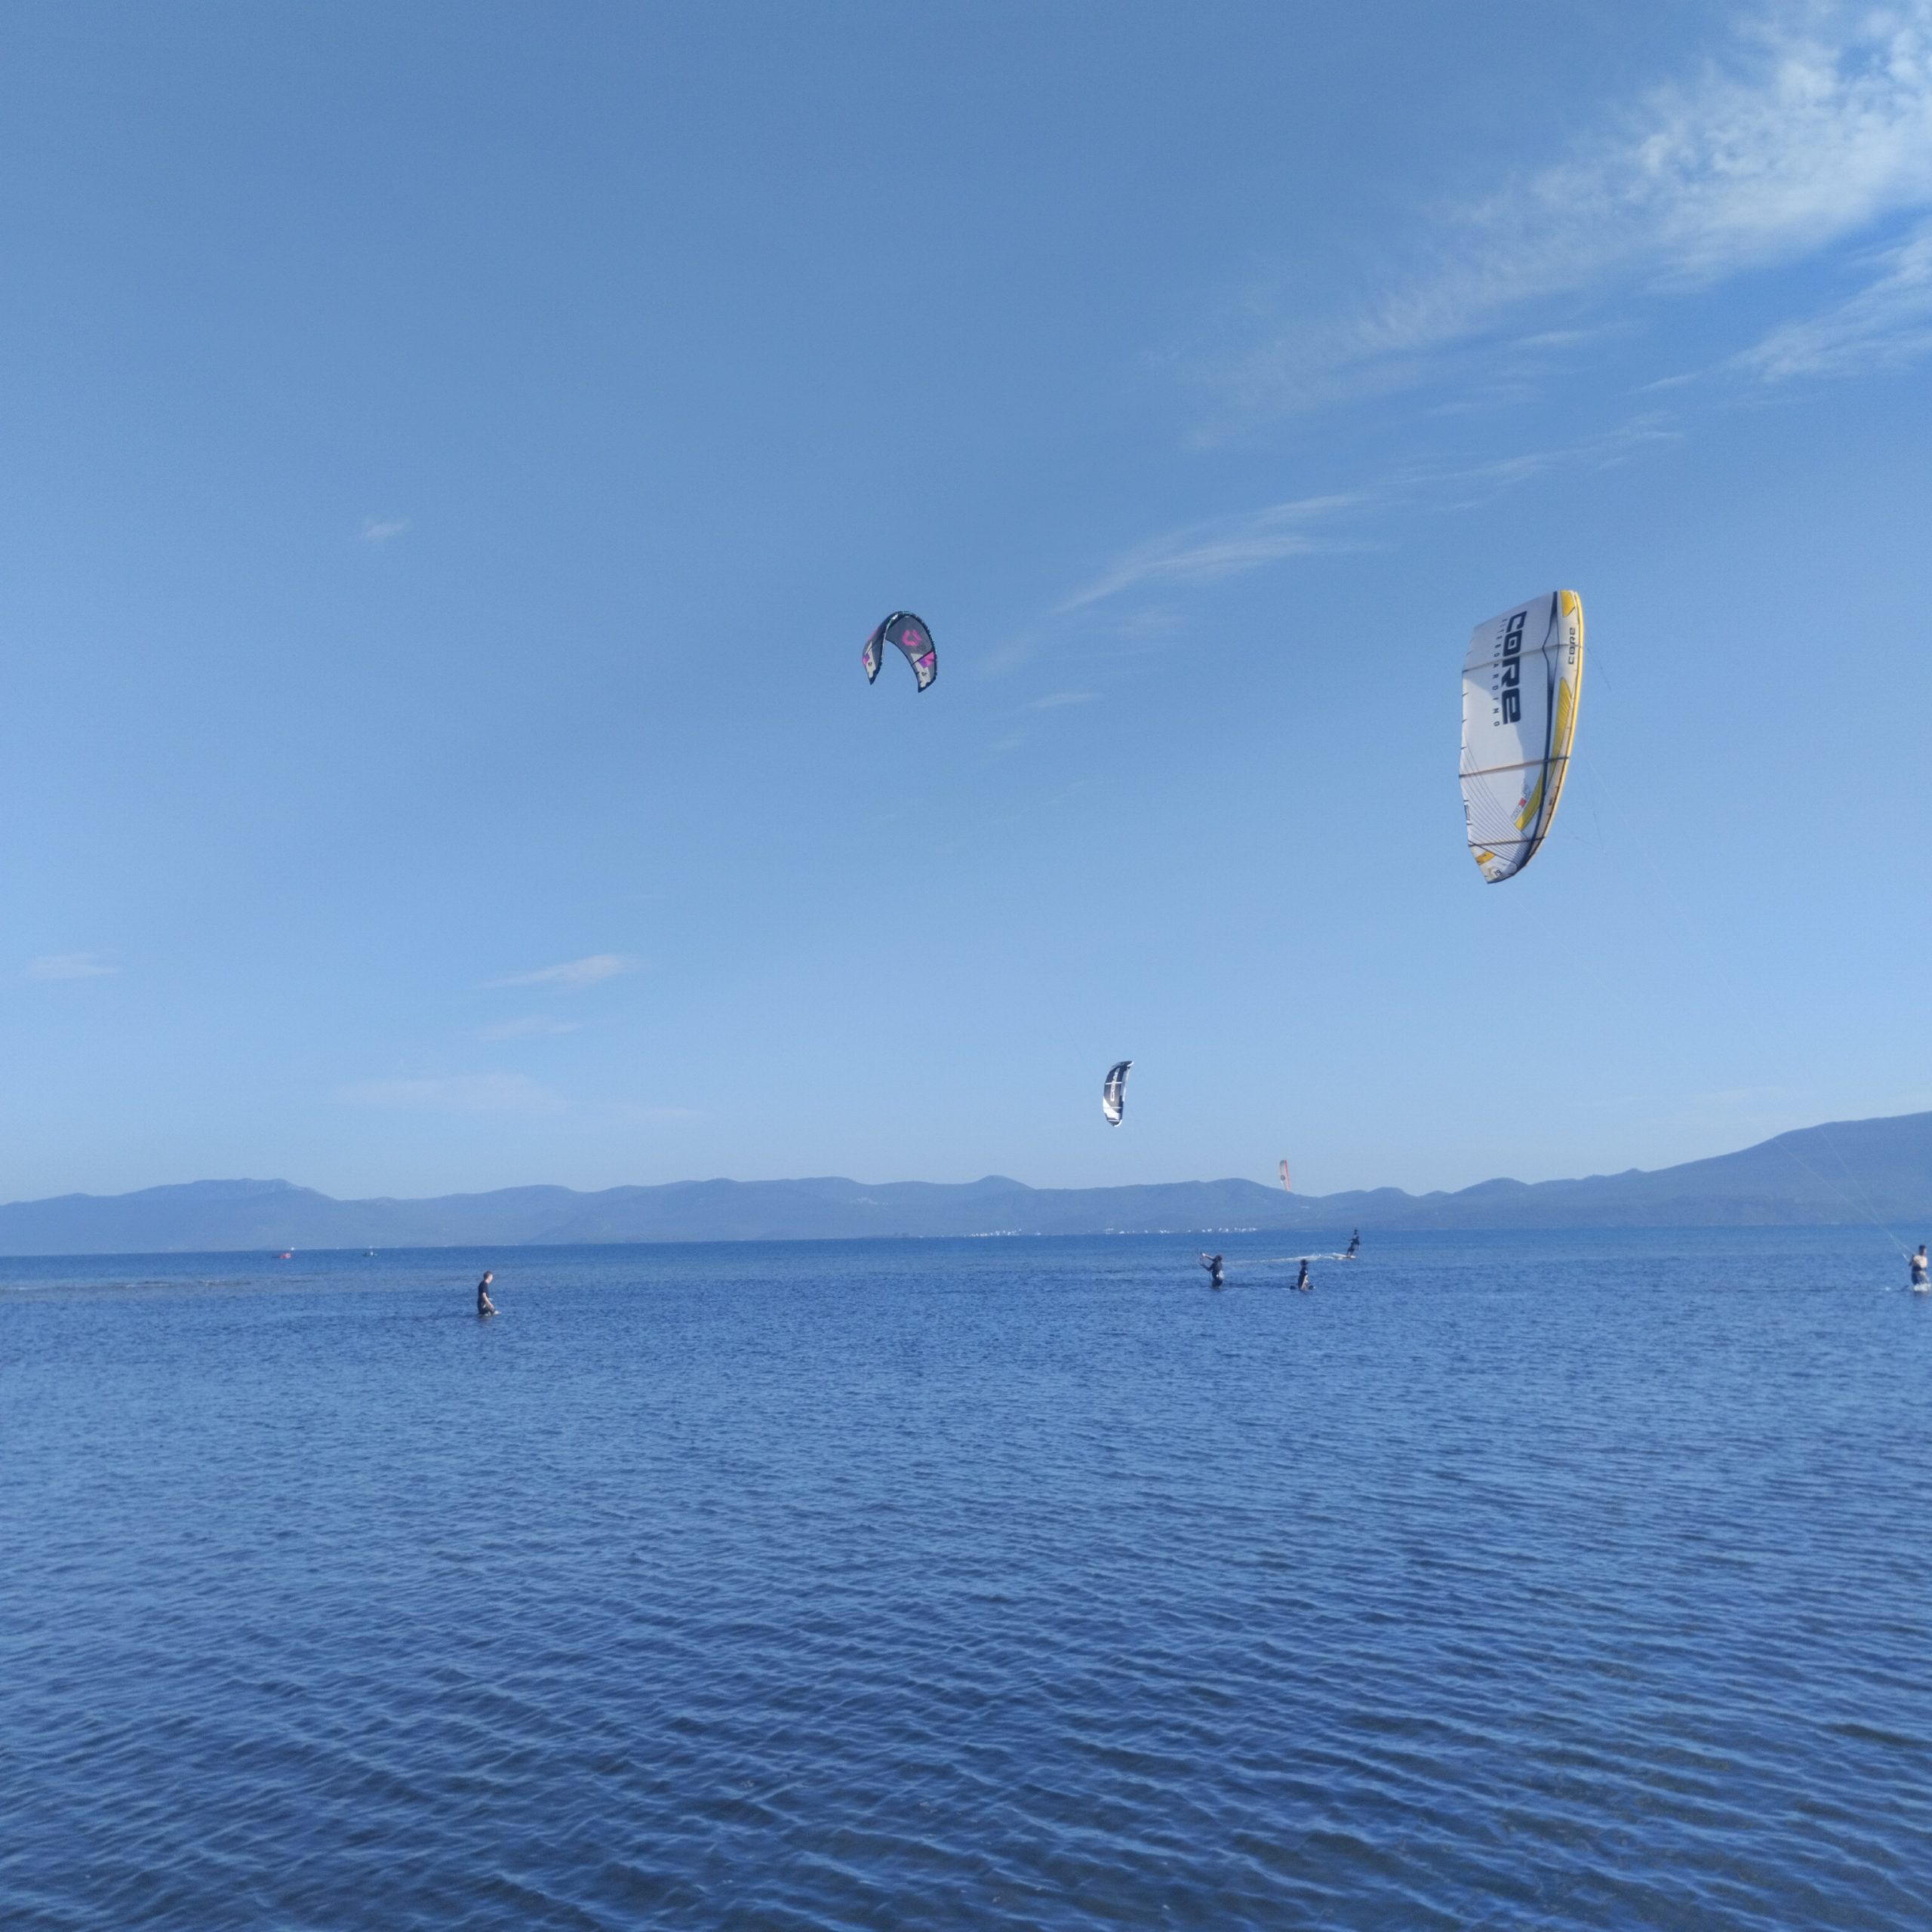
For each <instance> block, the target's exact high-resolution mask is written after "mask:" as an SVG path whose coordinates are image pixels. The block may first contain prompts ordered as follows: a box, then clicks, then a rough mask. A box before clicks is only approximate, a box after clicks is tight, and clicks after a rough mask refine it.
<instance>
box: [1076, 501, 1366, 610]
mask: <svg viewBox="0 0 1932 1932" xmlns="http://www.w3.org/2000/svg"><path fill="white" fill-rule="evenodd" d="M1361 501H1362V498H1361V497H1360V496H1359V495H1346V496H1334V497H1302V498H1301V499H1300V500H1297V501H1296V502H1294V503H1271V504H1269V506H1268V507H1267V508H1266V509H1260V510H1248V511H1244V512H1241V514H1239V515H1235V516H1230V517H1220V518H1213V519H1211V520H1210V521H1206V522H1203V523H1194V524H1189V525H1186V526H1185V527H1184V528H1182V529H1180V530H1175V531H1169V532H1168V534H1167V535H1166V536H1164V537H1155V538H1154V539H1152V541H1150V542H1149V543H1143V544H1140V545H1139V546H1137V547H1136V548H1135V549H1131V550H1129V551H1128V552H1125V553H1124V555H1121V557H1119V558H1117V559H1116V560H1115V561H1114V562H1113V563H1112V565H1109V568H1107V569H1106V571H1103V572H1102V573H1101V574H1100V576H1099V577H1097V578H1095V579H1094V581H1093V582H1092V583H1090V584H1088V585H1087V586H1085V587H1084V589H1080V590H1078V591H1076V592H1075V593H1074V594H1073V595H1072V596H1071V597H1069V598H1067V599H1066V601H1065V602H1064V603H1063V604H1062V605H1060V611H1061V612H1062V614H1065V613H1066V612H1069V611H1078V610H1081V609H1082V608H1084V607H1085V606H1086V605H1090V604H1098V603H1100V601H1102V600H1103V599H1104V598H1109V597H1115V596H1118V595H1119V594H1120V592H1122V591H1123V590H1131V589H1137V588H1138V587H1140V586H1142V585H1144V584H1150V583H1214V582H1215V581H1216V580H1217V579H1219V578H1221V577H1233V576H1236V575H1238V574H1240V573H1241V572H1242V571H1251V570H1254V569H1257V568H1259V567H1260V565H1263V564H1272V563H1276V562H1278V561H1280V560H1281V558H1284V557H1297V556H1306V555H1309V554H1310V553H1311V552H1316V551H1332V550H1340V549H1350V548H1352V547H1354V546H1352V545H1351V544H1349V543H1348V542H1347V541H1346V540H1345V539H1343V538H1342V537H1338V536H1337V535H1336V534H1334V533H1333V532H1332V531H1329V530H1327V529H1324V528H1322V527H1321V526H1322V525H1324V524H1325V523H1327V522H1328V521H1331V519H1333V518H1334V517H1335V516H1336V515H1337V514H1339V513H1340V512H1342V511H1343V510H1346V509H1354V508H1355V507H1356V506H1358V505H1359V504H1360V503H1361Z"/></svg>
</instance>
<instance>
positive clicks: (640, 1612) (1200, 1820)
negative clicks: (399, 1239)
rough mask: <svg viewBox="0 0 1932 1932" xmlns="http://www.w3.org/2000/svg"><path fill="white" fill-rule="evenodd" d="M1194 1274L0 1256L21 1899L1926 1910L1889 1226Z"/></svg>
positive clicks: (4, 1911) (311, 1912)
mask: <svg viewBox="0 0 1932 1932" xmlns="http://www.w3.org/2000/svg"><path fill="white" fill-rule="evenodd" d="M1342 1232H1344V1233H1345V1232H1346V1231H1345V1230H1344V1231H1342ZM1912 1238H1913V1240H1914V1241H1916V1240H1917V1238H1918V1233H1917V1232H1916V1231H1914V1232H1912ZM1338 1244H1339V1243H1338V1241H1337V1239H1336V1238H1335V1237H1334V1236H1332V1235H1331V1236H1324V1237H1323V1238H1322V1239H1321V1241H1320V1242H1318V1243H1316V1244H1315V1245H1318V1246H1322V1247H1333V1246H1335V1245H1338ZM1214 1245H1216V1246H1217V1247H1220V1249H1221V1250H1222V1251H1224V1252H1225V1253H1226V1254H1227V1255H1228V1257H1229V1275H1228V1280H1229V1285H1228V1287H1227V1289H1226V1291H1225V1292H1223V1293H1221V1294H1214V1293H1213V1292H1211V1291H1210V1290H1209V1289H1208V1287H1207V1281H1206V1277H1205V1275H1204V1274H1203V1273H1202V1272H1201V1270H1200V1269H1199V1268H1198V1266H1197V1265H1196V1258H1195V1257H1196V1251H1197V1250H1198V1247H1199V1246H1200V1241H1199V1240H1198V1238H1194V1237H1190V1236H1183V1235H1177V1236H1174V1237H1143V1238H1129V1239H1109V1240H1093V1241H1022V1240H994V1241H903V1242H886V1241H879V1242H873V1243H864V1244H821V1243H812V1244H807V1243H797V1244H758V1245H746V1246H742V1247H681V1248H669V1247H625V1248H601V1249H578V1250H555V1249H522V1250H517V1251H500V1252H496V1253H493V1254H488V1255H485V1254H472V1253H468V1252H437V1253H415V1254H399V1255H384V1256H380V1257H374V1258H370V1257H364V1256H361V1255H322V1256H315V1257H309V1256H302V1255H298V1256H297V1257H295V1258H294V1260H291V1261H287V1262H275V1261H271V1260H268V1259H267V1258H266V1257H261V1258H255V1257H235V1256H200V1257H167V1258H158V1259H144V1260H138V1261H126V1260H114V1261H98V1260H86V1261H64V1262H38V1261H36V1262H22V1261H0V1924H4V1925H5V1926H6V1927H8V1928H9V1932H26V1929H27V1928H41V1927H47V1928H54V1927H87V1928H90V1932H92V1928H100V1927H112V1928H119V1927H180V1928H182V1932H218V1928H223V1927H249V1928H257V1927H278V1928H279V1927H343V1928H349V1927H355V1928H362V1927H383V1928H385V1929H386V1932H394V1929H395V1928H404V1927H437V1928H447V1927H463V1928H472V1929H473V1932H481V1929H482V1928H494V1927H503V1928H512V1927H515V1928H518V1929H519V1932H529V1928H536V1927H559V1928H563V1927H571V1928H577V1927H582V1928H590V1927H628V1926H665V1927H670V1926H678V1927H692V1926H728V1927H799V1928H805V1927H940V1926H949V1927H951V1926H957V1927H968V1926H971V1927H1008V1926H1010V1927H1023V1926H1024V1927H1032V1926H1048V1927H1055V1926H1066V1927H1076V1926H1105V1927H1115V1926H1118V1927H1129V1926H1176V1927H1239V1926H1257V1927H1260V1926H1266V1927H1294V1926H1302V1925H1309V1926H1330V1927H1401V1928H1404V1932H1410V1928H1417V1927H1470V1926H1477V1925H1481V1926H1489V1927H1501V1926H1536V1927H1586V1926H1587V1927H1638V1926H1657V1927H1665V1926H1669V1927H1700V1928H1702V1927H1766V1928H1771V1927H1776V1928H1780V1932H1783V1928H1789V1927H1910V1928H1913V1932H1921V1929H1922V1928H1923V1927H1924V1926H1926V1925H1927V1924H1928V1923H1932V1441H1928V1437H1932V1301H1928V1300H1927V1299H1926V1298H1924V1297H1913V1296H1912V1295H1910V1294H1907V1293H1906V1292H1904V1291H1903V1284H1904V1277H1905V1268H1904V1265H1903V1261H1902V1260H1900V1259H1899V1258H1898V1257H1897V1254H1896V1253H1895V1252H1894V1251H1893V1250H1892V1249H1891V1248H1890V1247H1889V1246H1888V1245H1887V1244H1886V1243H1885V1242H1884V1241H1883V1240H1882V1239H1881V1238H1878V1237H1877V1236H1876V1235H1871V1234H1865V1233H1861V1232H1857V1231H1852V1232H1846V1231H1843V1230H1837V1231H1830V1232H1801V1233H1794V1232H1791V1231H1788V1230H1779V1231H1776V1232H1723V1233H1709V1232H1688V1233H1686V1232H1670V1233H1630V1234H1617V1235H1595V1234H1592V1235H1561V1234H1540V1235H1522V1236H1513V1237H1500V1236H1480V1237H1479V1236H1471V1235H1455V1236H1450V1235H1407V1236H1401V1237H1397V1236H1392V1235H1371V1238H1370V1239H1369V1241H1368V1242H1367V1247H1366V1251H1365V1253H1364V1257H1363V1258H1362V1259H1361V1260H1360V1261H1358V1262H1356V1263H1351V1264H1346V1265H1343V1264H1340V1263H1320V1262H1318V1263H1316V1264H1315V1282H1316V1287H1315V1293H1313V1294H1311V1295H1305V1296H1304V1295H1297V1294H1294V1293H1292V1292H1291V1291H1290V1290H1289V1289H1288V1288H1287V1286H1286V1285H1285V1284H1286V1283H1287V1281H1290V1280H1291V1279H1292V1278H1293V1275H1294V1257H1295V1256H1296V1255H1297V1254H1298V1252H1299V1251H1300V1247H1303V1246H1305V1245H1309V1244H1308V1243H1305V1242H1302V1243H1297V1242H1288V1241H1284V1240H1283V1238H1281V1237H1280V1236H1278V1235H1275V1236H1234V1235H1230V1236H1226V1237H1224V1238H1220V1239H1218V1240H1217V1241H1216V1242H1215V1243H1214ZM486 1263H487V1264H488V1265H491V1266H494V1268H495V1269H496V1271H497V1283H496V1287H495V1291H494V1292H495V1294H496V1297H497V1301H498V1303H500V1306H501V1308H502V1309H503V1313H502V1315H500V1318H497V1319H496V1320H494V1321H478V1319H477V1318H476V1317H475V1314H474V1312H473V1308H474V1292H475V1281H476V1278H477V1276H478V1273H479V1272H481V1268H482V1266H484V1265H485V1264H486Z"/></svg>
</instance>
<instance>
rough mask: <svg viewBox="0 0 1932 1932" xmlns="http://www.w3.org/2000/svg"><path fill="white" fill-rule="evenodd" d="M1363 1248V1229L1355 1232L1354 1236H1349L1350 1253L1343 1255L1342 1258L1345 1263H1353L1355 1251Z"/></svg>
mask: <svg viewBox="0 0 1932 1932" xmlns="http://www.w3.org/2000/svg"><path fill="white" fill-rule="evenodd" d="M1358 1247H1361V1229H1359V1228H1358V1229H1356V1230H1355V1232H1354V1233H1353V1234H1352V1235H1349V1251H1348V1253H1347V1254H1345V1255H1343V1257H1342V1259H1343V1260H1344V1261H1352V1260H1354V1259H1355V1251H1356V1249H1357V1248H1358Z"/></svg>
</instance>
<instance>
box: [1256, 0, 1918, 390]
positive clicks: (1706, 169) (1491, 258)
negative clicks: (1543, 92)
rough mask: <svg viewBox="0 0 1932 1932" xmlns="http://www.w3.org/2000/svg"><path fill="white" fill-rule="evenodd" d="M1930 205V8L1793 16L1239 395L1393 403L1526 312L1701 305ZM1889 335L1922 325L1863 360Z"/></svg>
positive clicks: (1652, 101)
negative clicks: (1752, 277)
mask: <svg viewBox="0 0 1932 1932" xmlns="http://www.w3.org/2000/svg"><path fill="white" fill-rule="evenodd" d="M1927 207H1932V0H1900V3H1899V4H1894V5H1888V6H1886V5H1881V6H1877V7H1874V6H1870V5H1855V4H1834V3H1833V0H1810V3H1809V4H1807V0H1787V4H1783V5H1774V6H1771V7H1770V8H1762V9H1760V10H1759V11H1758V12H1756V13H1755V14H1752V15H1751V16H1749V17H1747V19H1746V21H1745V22H1744V23H1743V25H1742V26H1741V28H1740V31H1739V32H1738V34H1737V38H1736V40H1735V42H1734V44H1733V45H1732V48H1731V49H1730V57H1729V59H1728V60H1727V61H1725V62H1721V63H1712V64H1711V65H1709V66H1707V67H1706V69H1704V70H1703V72H1700V73H1699V74H1698V75H1696V76H1694V78H1690V79H1687V80H1684V81H1681V82H1676V83H1673V84H1672V85H1666V86H1663V87H1660V88H1656V89H1654V90H1653V91H1651V93H1650V94H1647V96H1646V97H1644V99H1643V100H1641V101H1640V102H1639V103H1637V105H1636V106H1635V107H1634V108H1633V109H1632V110H1631V111H1630V112H1629V113H1628V114H1627V115H1625V116H1624V117H1623V118H1622V120H1621V122H1620V123H1619V125H1616V126H1614V127H1613V128H1609V129H1607V130H1605V131H1602V132H1601V133H1599V134H1598V135H1597V136H1595V137H1593V138H1590V139H1586V140H1584V141H1583V142H1581V143H1579V145H1578V146H1576V147H1575V148H1574V149H1572V151H1571V152H1570V154H1569V155H1567V156H1566V157H1565V158H1563V159H1561V161H1559V162H1556V163H1555V164H1554V165H1551V166H1549V167H1548V168H1544V169H1543V170H1541V171H1538V172H1536V173H1534V174H1528V175H1526V176H1524V177H1519V178H1518V179H1517V180H1515V181H1513V182H1512V183H1509V184H1508V185H1506V186H1503V187H1502V188H1500V189H1498V190H1497V192H1494V193H1493V194H1491V195H1489V196H1487V198H1484V199H1481V200H1479V201H1477V202H1472V203H1470V204H1467V205H1463V206H1460V207H1455V208H1447V209H1444V210H1442V211H1440V216H1439V219H1438V223H1437V224H1436V226H1437V232H1438V243H1437V245H1436V249H1435V260H1434V262H1433V263H1432V265H1430V266H1426V267H1423V268H1421V269H1419V270H1418V272H1417V273H1416V274H1414V275H1412V276H1411V278H1409V279H1408V280H1407V281H1406V282H1404V283H1403V284H1402V285H1400V286H1398V287H1397V288H1393V289H1391V290H1389V291H1387V292H1386V294H1384V295H1383V297H1381V298H1380V300H1378V301H1376V302H1374V303H1372V304H1371V305H1369V306H1366V307H1364V308H1362V309H1358V310H1357V311H1356V312H1354V313H1352V314H1350V315H1346V316H1343V317H1341V318H1337V319H1334V320H1331V321H1328V322H1327V323H1325V324H1318V325H1312V326H1306V327H1303V328H1296V329H1291V330H1289V331H1286V332H1284V334H1282V335H1281V336H1280V337H1278V338H1277V339H1276V340H1274V341H1273V342H1272V343H1269V344H1268V345H1266V346H1265V347H1264V348H1263V349H1262V350H1261V351H1260V352H1258V353H1257V354H1255V355H1252V356H1251V357H1249V358H1247V359H1246V361H1244V362H1243V363H1242V364H1241V365H1240V366H1239V367H1238V369H1237V370H1236V371H1235V372H1234V376H1233V380H1234V383H1235V388H1236V390H1237V392H1238V394H1239V395H1240V396H1241V399H1242V400H1243V401H1244V402H1245V403H1247V405H1250V406H1251V407H1269V408H1294V407H1296V406H1298V405H1302V404H1305V403H1308V402H1314V401H1325V400H1328V399H1330V398H1333V397H1335V396H1337V395H1343V394H1346V393H1350V392H1361V391H1370V390H1376V389H1391V388H1394V387H1397V386H1401V385H1404V384H1405V383H1410V382H1412V381H1414V380H1417V379H1419V378H1420V377H1422V376H1423V375H1424V374H1427V373H1429V372H1430V371H1432V370H1433V369H1435V368H1437V367H1438V366H1439V364H1440V358H1441V357H1442V356H1443V355H1445V354H1447V353H1450V352H1455V351H1457V350H1460V349H1466V348H1468V347H1469V346H1471V345H1472V344H1473V343H1476V342H1477V341H1478V340H1481V339H1484V338H1491V337H1495V336H1496V335H1497V334H1498V333H1499V332H1500V331H1505V330H1508V329H1510V328H1514V327H1518V326H1520V325H1521V321H1523V320H1524V319H1526V318H1527V315H1528V313H1529V312H1531V311H1532V310H1533V309H1534V307H1535V306H1537V305H1539V304H1547V303H1552V302H1556V301H1562V302H1564V303H1568V304H1569V305H1570V306H1572V307H1574V306H1575V305H1576V304H1577V303H1579V302H1583V303H1587V302H1589V301H1590V300H1598V299H1601V298H1603V297H1605V296H1606V295H1607V294H1612V293H1613V292H1614V294H1617V295H1619V296H1620V297H1627V296H1629V295H1630V294H1637V293H1644V292H1649V293H1663V292H1669V291H1688V290H1692V289H1697V288H1708V287H1709V286H1712V285H1714V284H1716V283H1718V282H1719V281H1723V280H1724V279H1726V278H1730V277H1733V276H1735V275H1738V274H1740V273H1742V272H1745V271H1747V270H1750V269H1760V268H1765V267H1769V266H1776V265H1778V264H1782V263H1792V262H1795V261H1798V260H1804V259H1805V258H1807V257H1811V256H1814V255H1816V254H1817V253H1819V252H1820V251H1822V250H1824V249H1827V248H1833V247H1836V246H1838V245H1841V244H1844V243H1845V242H1850V241H1853V240H1855V239H1857V238H1859V237H1860V236H1864V235H1870V234H1872V233H1873V232H1875V230H1876V229H1878V226H1880V224H1881V223H1885V222H1887V221H1890V220H1897V219H1899V218H1900V217H1906V216H1909V215H1910V214H1913V213H1915V212H1916V211H1919V210H1921V209H1924V208H1927ZM1892 318H1900V319H1902V320H1903V323H1904V325H1905V326H1906V327H1907V328H1915V327H1916V318H1915V313H1914V312H1906V314H1904V315H1903V317H1902V318H1901V317H1900V310H1899V309H1898V308H1897V306H1896V305H1894V306H1890V307H1888V306H1887V304H1886V303H1885V302H1884V300H1878V301H1877V302H1875V303H1874V304H1873V305H1872V309H1870V310H1869V311H1868V312H1866V314H1865V315H1863V316H1862V317H1860V318H1854V321H1855V322H1856V323H1857V325H1858V326H1859V327H1860V328H1863V331H1865V334H1864V338H1863V339H1864V340H1865V341H1866V343H1867V344H1868V346H1869V344H1870V343H1872V342H1873V341H1875V340H1877V339H1878V336H1879V334H1881V332H1882V331H1884V328H1885V327H1886V326H1887V322H1888V321H1890V320H1891V319H1892ZM1565 319H1566V320H1567V319H1568V318H1565ZM1563 332H1564V331H1561V330H1560V329H1558V330H1551V331H1544V332H1543V337H1542V340H1543V343H1544V344H1545V345H1546V346H1560V344H1558V343H1556V342H1555V340H1554V338H1555V337H1557V336H1559V335H1560V334H1562V333H1563ZM1535 339H1536V338H1534V337H1525V338H1523V339H1522V340H1519V341H1518V343H1516V344H1515V347H1517V348H1518V349H1521V348H1522V347H1524V346H1527V343H1530V342H1531V341H1534V340H1535ZM1766 366H1767V369H1768V368H1772V367H1774V366H1775V363H1774V362H1772V363H1767V365H1766Z"/></svg>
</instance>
